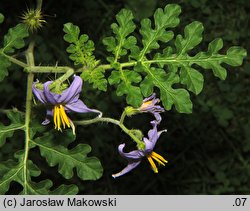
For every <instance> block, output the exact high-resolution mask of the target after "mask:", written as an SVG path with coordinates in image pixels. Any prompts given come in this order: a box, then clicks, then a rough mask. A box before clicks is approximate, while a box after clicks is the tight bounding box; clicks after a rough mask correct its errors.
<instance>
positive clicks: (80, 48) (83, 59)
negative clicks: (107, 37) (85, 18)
mask: <svg viewBox="0 0 250 211" xmlns="http://www.w3.org/2000/svg"><path fill="white" fill-rule="evenodd" d="M63 31H64V32H65V33H66V34H65V35H64V37H63V38H64V40H65V41H66V42H68V43H70V45H69V47H68V48H67V52H68V53H69V54H70V56H69V58H70V59H71V60H72V61H74V64H75V65H79V64H81V65H84V66H88V67H95V66H96V60H95V57H94V56H93V51H94V50H95V47H94V42H93V41H92V40H89V37H88V35H86V34H82V35H80V29H79V27H78V26H75V25H73V24H72V23H66V24H64V27H63Z"/></svg>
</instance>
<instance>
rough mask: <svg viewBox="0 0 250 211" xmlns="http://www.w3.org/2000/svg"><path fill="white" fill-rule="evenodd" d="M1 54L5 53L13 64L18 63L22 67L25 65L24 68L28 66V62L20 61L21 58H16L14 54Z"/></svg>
mask: <svg viewBox="0 0 250 211" xmlns="http://www.w3.org/2000/svg"><path fill="white" fill-rule="evenodd" d="M1 55H3V56H4V57H6V58H7V59H8V60H9V61H10V62H12V63H13V64H16V65H18V66H20V67H23V68H26V67H28V65H27V64H25V63H24V62H22V61H20V60H18V59H16V58H14V57H12V56H9V55H7V54H5V53H1Z"/></svg>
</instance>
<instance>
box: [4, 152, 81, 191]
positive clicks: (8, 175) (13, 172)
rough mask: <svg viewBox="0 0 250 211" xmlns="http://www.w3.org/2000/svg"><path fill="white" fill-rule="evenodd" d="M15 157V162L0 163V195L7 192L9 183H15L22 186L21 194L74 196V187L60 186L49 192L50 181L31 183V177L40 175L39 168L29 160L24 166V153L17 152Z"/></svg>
mask: <svg viewBox="0 0 250 211" xmlns="http://www.w3.org/2000/svg"><path fill="white" fill-rule="evenodd" d="M15 157H16V158H17V159H18V162H17V161H13V160H8V161H5V162H2V163H0V169H1V170H0V174H1V175H3V176H2V177H1V178H0V194H4V193H6V192H7V191H8V190H9V187H10V183H11V182H14V181H15V182H17V183H19V184H20V185H22V186H23V191H22V192H21V194H29V195H36V194H39V195H42V194H45V195H46V194H54V195H56V194H58V195H59V194H76V193H77V192H78V188H77V187H76V186H75V185H61V186H60V187H58V188H57V189H55V190H53V191H50V188H51V187H52V185H53V183H52V181H50V180H43V181H40V182H38V183H35V182H32V181H31V177H37V176H39V175H40V174H41V171H40V170H39V168H38V167H37V166H36V165H35V164H34V163H33V162H32V161H30V160H28V162H27V164H24V162H23V159H24V153H23V151H19V152H18V153H17V154H16V155H15Z"/></svg>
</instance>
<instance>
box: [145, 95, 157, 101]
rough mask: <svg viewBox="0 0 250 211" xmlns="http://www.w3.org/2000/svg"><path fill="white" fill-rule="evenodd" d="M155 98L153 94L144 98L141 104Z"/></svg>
mask: <svg viewBox="0 0 250 211" xmlns="http://www.w3.org/2000/svg"><path fill="white" fill-rule="evenodd" d="M155 96H156V94H155V93H153V94H152V95H150V96H149V97H147V98H145V99H144V100H143V102H147V101H150V100H152V99H154V98H155Z"/></svg>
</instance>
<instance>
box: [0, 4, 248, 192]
mask: <svg viewBox="0 0 250 211" xmlns="http://www.w3.org/2000/svg"><path fill="white" fill-rule="evenodd" d="M42 11H43V10H42V1H41V0H37V6H36V8H35V9H28V10H27V12H25V13H24V14H23V16H22V19H23V20H22V22H21V23H19V24H17V25H16V26H14V27H13V28H10V29H9V30H8V33H7V34H6V35H5V36H4V39H3V45H2V46H1V48H0V80H1V81H3V80H6V79H5V78H8V74H9V72H10V71H11V64H14V65H16V66H19V67H21V68H23V74H24V75H27V90H26V101H25V109H20V110H19V109H17V108H13V109H6V108H4V109H1V113H3V114H6V116H7V118H8V119H9V121H10V124H9V125H7V124H2V123H0V147H2V146H4V145H7V144H8V142H7V143H6V140H7V139H11V137H13V136H14V135H15V134H16V133H18V131H22V133H23V135H22V139H21V140H23V142H24V148H23V149H19V150H18V151H17V152H16V153H15V154H14V156H13V157H11V158H10V159H9V160H3V161H1V162H0V193H1V194H4V193H6V192H7V191H8V190H9V188H10V185H11V183H12V182H13V181H14V182H15V183H19V184H20V185H21V186H22V189H21V190H20V192H21V194H76V193H77V192H78V186H77V184H74V183H73V184H68V182H67V185H65V184H60V185H59V186H57V187H53V182H52V181H51V180H50V179H45V180H44V179H41V180H34V177H38V176H40V175H41V174H42V172H43V171H44V169H43V168H41V167H40V166H39V165H38V164H37V163H36V162H35V160H32V159H31V157H30V154H31V153H32V152H34V151H35V150H37V149H39V152H40V155H41V157H43V158H45V160H46V162H47V163H48V165H49V166H50V167H56V168H57V170H58V172H59V174H61V175H62V177H63V178H64V179H65V180H69V179H71V178H72V177H73V176H74V169H76V175H77V177H79V178H80V179H81V180H97V179H99V178H100V177H102V174H103V167H102V164H101V162H100V160H99V159H98V158H97V157H93V156H88V153H90V151H91V147H90V146H89V145H88V144H86V143H84V144H83V143H79V144H78V142H77V141H78V140H79V139H78V137H80V135H79V133H78V130H81V128H84V127H85V126H86V125H90V124H95V123H100V122H106V123H111V124H114V125H116V126H118V127H119V128H120V129H121V130H122V132H123V133H124V134H126V136H128V137H129V140H132V142H133V149H132V151H130V152H125V151H127V149H125V146H126V144H125V143H123V144H120V140H117V142H118V143H116V144H113V145H112V147H113V148H114V149H115V150H116V149H117V145H119V144H120V145H119V146H118V151H116V153H117V155H118V153H119V154H120V155H121V157H122V158H125V160H127V162H128V164H127V166H126V167H125V168H124V169H123V170H122V171H120V172H119V173H116V174H113V175H112V176H113V178H117V179H116V180H119V178H118V177H121V176H123V177H126V175H127V173H129V172H130V171H131V170H132V169H134V168H135V167H137V166H138V165H139V164H140V163H141V162H142V160H143V159H144V158H147V160H148V161H149V163H150V165H151V167H152V169H153V172H154V173H158V167H157V166H156V163H155V162H157V163H158V164H160V165H163V166H164V165H165V164H166V163H167V160H166V159H165V158H164V157H165V156H166V157H167V152H166V153H165V152H164V155H163V156H164V157H163V156H161V155H159V154H158V153H156V152H154V151H153V150H155V148H156V147H157V146H156V144H157V142H158V141H159V142H161V141H162V142H164V141H166V140H164V138H162V139H160V135H161V133H162V132H164V131H166V129H164V130H161V131H158V128H160V127H161V123H162V122H163V121H165V120H164V118H163V117H162V114H163V113H164V112H166V111H169V110H171V109H173V108H175V110H176V111H177V112H179V113H191V112H192V101H191V98H190V93H193V94H194V95H198V94H199V93H200V92H201V91H202V89H203V83H204V77H203V74H202V73H201V72H200V69H201V68H203V69H206V70H212V72H213V74H214V75H215V76H216V77H218V78H220V79H222V80H224V79H225V78H226V75H227V71H226V69H225V68H224V67H223V64H227V65H230V66H233V67H237V66H240V65H241V64H242V62H243V59H244V58H245V57H246V50H245V49H243V48H241V47H238V46H233V47H230V48H229V49H228V50H227V51H226V52H225V54H222V53H220V52H221V49H222V48H223V41H222V39H220V38H216V39H214V40H213V41H211V42H210V43H209V45H208V48H207V51H201V52H198V53H194V52H195V47H196V46H197V45H199V44H200V43H201V42H202V33H203V30H204V28H203V25H202V24H201V23H200V22H198V21H194V22H192V23H190V24H188V25H187V26H186V27H185V28H184V34H183V35H182V34H178V35H176V36H175V34H174V29H175V28H176V27H177V26H178V25H179V23H180V19H179V15H180V13H181V8H180V6H179V5H176V4H169V5H167V6H166V7H165V8H164V9H161V8H159V9H157V10H156V11H155V13H154V15H153V17H152V19H149V18H145V19H143V20H142V21H141V27H140V28H139V33H137V32H136V30H135V29H136V28H137V25H136V24H135V22H134V16H133V13H132V12H131V11H130V10H128V9H122V10H121V11H120V12H119V13H118V14H117V15H116V20H117V23H113V24H112V25H111V29H112V32H113V36H109V37H106V38H104V39H103V44H104V46H105V47H106V50H107V52H108V53H109V56H108V57H107V58H106V60H107V63H106V64H105V63H102V62H101V60H97V58H96V57H95V54H94V50H95V47H94V42H93V41H92V40H90V39H89V37H88V35H86V34H81V33H80V28H79V27H78V26H76V25H74V24H72V23H66V24H64V27H63V31H64V33H65V35H64V37H63V38H64V40H65V42H67V43H68V45H69V46H68V47H67V49H66V51H67V53H68V54H69V59H70V60H71V61H72V62H73V64H72V66H58V65H56V66H48V65H47V64H45V65H43V64H39V65H36V64H35V61H36V60H35V59H36V58H35V53H34V52H35V51H36V48H35V47H36V42H37V39H36V38H37V37H38V34H39V33H40V32H41V31H42V30H43V29H42V27H43V26H44V25H45V26H46V21H45V19H44V16H43V13H42ZM0 23H1V24H4V16H3V15H2V14H1V15H0ZM1 27H2V25H1ZM136 33H137V34H136ZM22 55H25V59H24V58H23V57H22ZM53 73H54V74H56V79H55V80H48V79H47V78H46V79H44V78H43V77H42V76H41V75H43V74H53ZM37 79H39V80H37ZM40 81H41V82H40ZM83 81H84V82H86V83H89V84H91V85H93V88H94V89H95V92H100V91H103V92H107V91H109V89H108V87H112V89H114V90H115V92H116V95H117V96H118V97H121V96H125V98H124V99H123V98H121V100H124V101H123V104H124V103H126V104H127V105H126V106H125V108H124V110H123V112H122V114H121V116H120V119H119V120H117V119H114V118H109V117H104V116H105V113H104V114H103V112H102V111H99V110H101V109H97V108H96V106H95V105H91V104H88V103H89V102H88V98H89V96H88V95H86V94H83V92H82V89H83V90H84V88H85V85H84V84H83ZM156 93H157V94H156ZM84 102H85V103H86V104H85V103H84ZM43 109H46V118H45V120H44V119H42V118H44V117H42V118H41V117H40V116H39V113H40V112H42V111H43ZM86 113H88V114H89V115H90V116H91V117H89V118H86V116H85V114H86ZM145 113H150V114H152V115H151V118H153V120H152V119H151V120H150V122H147V121H145V124H148V125H150V124H151V125H152V127H153V128H152V129H150V130H149V131H148V135H147V136H146V135H145V134H144V135H143V132H142V131H141V129H130V128H128V127H127V126H126V125H125V120H126V117H130V118H133V117H134V116H135V115H139V114H142V115H144V114H145ZM43 115H45V113H44V114H43ZM33 117H34V118H33ZM127 119H128V118H127ZM51 121H52V122H53V123H54V129H55V130H54V129H50V127H51V126H50V125H51V124H50V122H51ZM41 122H42V123H41ZM68 128H70V130H68ZM55 134H56V135H55ZM65 134H66V135H65ZM81 134H82V133H81ZM82 135H83V136H84V133H83V134H82ZM55 136H57V137H58V136H65V137H66V138H67V137H69V139H67V142H66V143H64V142H61V143H58V142H57V139H58V138H55ZM158 139H159V140H158ZM72 140H75V142H76V143H75V142H74V144H75V145H74V147H72V146H69V144H70V143H71V142H72ZM0 150H1V148H0ZM103 151H105V149H103ZM97 156H98V155H97ZM169 162H171V160H170V161H169ZM138 168H139V167H138ZM115 171H117V170H116V169H114V172H115ZM125 174H126V175H125ZM110 176H111V175H110ZM72 181H73V180H72Z"/></svg>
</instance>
